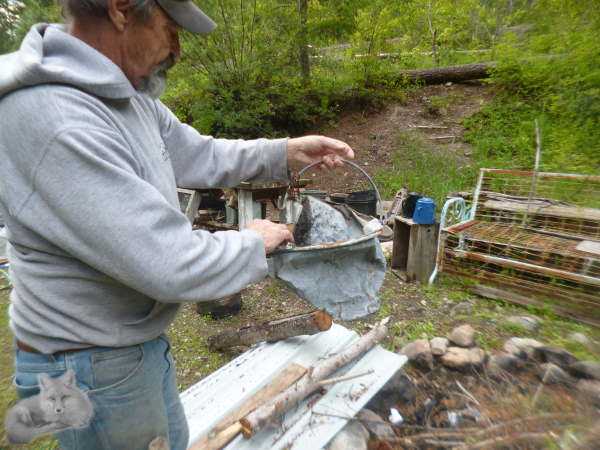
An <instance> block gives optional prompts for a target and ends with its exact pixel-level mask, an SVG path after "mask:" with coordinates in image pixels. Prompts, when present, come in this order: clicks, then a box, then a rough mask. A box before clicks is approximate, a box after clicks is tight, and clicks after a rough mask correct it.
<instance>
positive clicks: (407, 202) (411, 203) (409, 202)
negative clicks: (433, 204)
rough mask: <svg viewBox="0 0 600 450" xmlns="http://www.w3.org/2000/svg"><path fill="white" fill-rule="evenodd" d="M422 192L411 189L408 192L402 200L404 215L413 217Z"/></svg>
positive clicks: (409, 217) (408, 217)
mask: <svg viewBox="0 0 600 450" xmlns="http://www.w3.org/2000/svg"><path fill="white" fill-rule="evenodd" d="M421 197H422V196H421V194H419V193H418V192H416V191H411V192H409V193H408V194H407V196H406V198H405V199H404V201H403V202H402V217H406V218H407V219H411V218H412V216H413V214H414V213H415V207H416V206H417V200H419V199H420V198H421Z"/></svg>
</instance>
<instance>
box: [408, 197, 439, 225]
mask: <svg viewBox="0 0 600 450" xmlns="http://www.w3.org/2000/svg"><path fill="white" fill-rule="evenodd" d="M412 220H413V221H414V222H415V223H420V224H422V225H431V224H434V223H435V202H434V201H433V200H432V199H430V198H429V197H421V198H420V199H419V200H417V205H416V206H415V212H414V214H413V217H412Z"/></svg>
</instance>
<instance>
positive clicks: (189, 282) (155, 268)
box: [0, 0, 354, 450]
mask: <svg viewBox="0 0 600 450" xmlns="http://www.w3.org/2000/svg"><path fill="white" fill-rule="evenodd" d="M62 7H63V11H65V12H66V13H67V15H68V16H69V17H70V19H71V23H70V25H69V26H68V27H66V26H47V25H44V24H38V25H36V26H34V27H33V28H32V29H31V31H30V32H29V34H28V35H27V37H26V38H25V39H24V41H23V44H22V46H21V50H20V51H19V52H16V53H13V54H10V55H6V56H3V57H1V58H0V117H2V121H1V123H0V152H1V158H2V160H1V161H2V163H1V164H0V201H1V202H0V203H1V204H0V213H1V214H2V215H3V216H4V219H5V223H6V225H7V228H8V239H9V242H10V246H9V260H10V264H11V277H12V282H13V288H14V289H13V292H12V293H11V306H10V321H11V328H12V331H13V333H14V335H15V339H16V347H17V348H16V358H15V361H16V362H15V365H16V376H15V384H16V387H17V390H18V393H19V395H20V396H21V397H26V396H28V395H32V394H34V393H36V392H37V389H38V387H37V375H38V374H39V373H47V374H50V375H51V376H52V377H56V376H59V375H61V374H62V373H64V372H65V371H66V370H67V369H72V370H73V371H74V372H75V374H76V378H77V386H78V387H79V388H80V389H82V390H84V391H87V393H88V395H89V398H90V400H91V402H92V404H93V406H94V417H93V419H92V422H91V425H90V426H89V427H87V428H84V429H77V430H74V429H69V430H65V431H61V432H59V433H57V436H58V438H59V440H60V442H61V445H62V446H63V447H64V448H69V449H74V448H78V449H85V450H90V449H128V450H129V449H137V448H140V449H144V448H147V447H148V444H149V443H150V442H151V441H152V440H153V439H154V438H157V437H165V438H167V439H168V440H169V447H170V448H171V449H183V448H185V447H186V445H187V443H188V442H187V441H188V433H187V424H186V421H185V417H184V415H183V410H182V407H181V403H180V401H179V396H178V392H177V387H176V381H175V370H174V366H173V359H172V357H171V353H170V351H169V343H168V341H167V340H166V338H165V337H164V334H163V332H164V330H165V329H166V328H167V326H168V325H169V324H170V323H171V322H172V320H173V318H174V316H175V314H176V312H177V310H178V305H179V304H180V303H182V302H190V301H202V300H209V299H214V298H218V297H223V296H226V295H231V294H233V293H235V292H238V291H240V290H241V289H242V288H244V287H245V286H246V285H248V284H249V283H253V282H256V281H258V280H260V279H262V278H263V277H264V276H266V274H267V265H266V254H267V253H269V252H270V251H271V250H273V249H274V248H275V247H277V246H278V245H280V244H282V243H284V242H286V241H289V240H291V239H292V236H291V234H290V233H289V231H287V229H286V228H285V226H284V225H279V224H275V223H272V222H270V221H267V220H255V221H254V222H252V223H251V225H250V226H249V227H248V229H245V230H243V231H241V232H219V233H215V234H209V233H207V232H203V231H196V232H194V231H192V229H191V227H190V224H189V222H188V221H187V219H186V218H185V216H184V215H183V214H182V213H181V212H180V211H179V205H178V200H177V194H176V185H180V186H186V187H228V186H235V185H237V184H238V183H239V182H240V181H242V180H249V181H287V169H288V166H291V165H295V164H298V165H304V164H308V163H311V162H315V161H322V163H323V164H322V166H323V167H326V168H333V167H335V166H338V165H341V164H342V162H341V158H342V157H345V158H353V156H354V155H353V152H352V150H351V149H350V147H348V146H347V145H346V144H345V143H343V142H340V141H337V140H334V139H328V138H325V137H321V136H305V137H302V138H296V139H289V140H287V139H278V140H265V139H258V140H253V141H241V140H220V139H213V138H212V137H207V136H201V135H199V134H198V133H197V132H196V131H195V130H194V129H192V128H191V127H189V126H186V125H183V124H181V123H180V122H179V121H178V120H177V119H176V118H175V116H174V115H173V114H172V113H171V112H170V111H169V110H168V109H167V108H166V107H165V106H164V105H163V104H162V103H161V102H160V101H158V100H156V99H155V98H156V97H157V96H159V95H160V93H161V92H162V90H163V89H164V80H165V72H166V70H167V68H168V67H170V66H171V65H172V64H173V63H174V62H175V61H176V60H177V58H178V57H179V40H178V32H179V29H180V27H183V28H187V29H188V30H190V31H192V32H195V33H208V32H210V31H211V30H212V29H213V28H214V27H215V25H214V23H213V22H212V21H211V20H210V19H209V18H208V17H207V16H206V15H204V14H203V13H202V12H201V11H200V10H199V9H198V8H196V7H195V6H194V5H193V4H192V3H191V2H189V1H185V0H184V1H176V0H64V1H63V3H62Z"/></svg>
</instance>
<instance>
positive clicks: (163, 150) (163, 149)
mask: <svg viewBox="0 0 600 450" xmlns="http://www.w3.org/2000/svg"><path fill="white" fill-rule="evenodd" d="M160 154H161V155H162V159H163V161H166V160H168V159H169V151H168V150H167V146H166V145H165V143H164V142H163V141H162V140H161V141H160Z"/></svg>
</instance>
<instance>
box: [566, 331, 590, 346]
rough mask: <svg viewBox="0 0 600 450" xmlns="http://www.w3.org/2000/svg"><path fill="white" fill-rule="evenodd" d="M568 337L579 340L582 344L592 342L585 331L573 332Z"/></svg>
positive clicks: (575, 340)
mask: <svg viewBox="0 0 600 450" xmlns="http://www.w3.org/2000/svg"><path fill="white" fill-rule="evenodd" d="M567 339H569V340H570V341H573V342H577V343H578V344H581V345H587V346H589V345H591V344H592V340H591V339H590V338H589V337H587V336H586V335H585V334H583V333H571V334H570V335H569V337H568V338H567Z"/></svg>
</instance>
